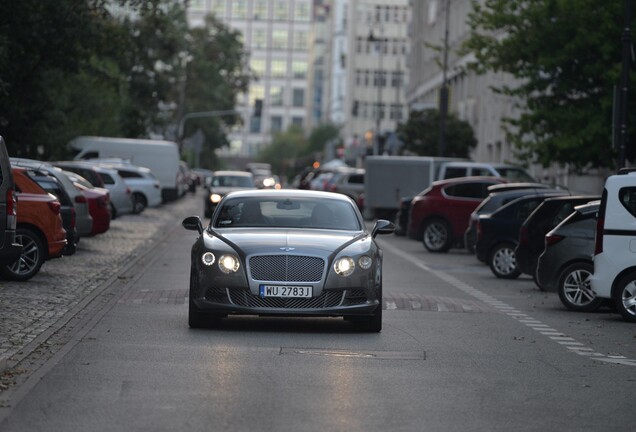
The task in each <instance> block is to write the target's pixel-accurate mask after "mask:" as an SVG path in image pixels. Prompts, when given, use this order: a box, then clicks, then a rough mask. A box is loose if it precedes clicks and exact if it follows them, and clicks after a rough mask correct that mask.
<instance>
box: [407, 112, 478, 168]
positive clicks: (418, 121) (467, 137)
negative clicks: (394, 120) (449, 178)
mask: <svg viewBox="0 0 636 432" xmlns="http://www.w3.org/2000/svg"><path fill="white" fill-rule="evenodd" d="M439 115H440V114H439V110H436V109H427V110H422V111H411V113H410V115H409V118H408V120H407V121H406V123H403V124H400V125H399V126H398V129H397V134H398V136H399V138H400V139H401V140H402V141H403V142H404V148H403V151H409V152H411V153H415V154H416V155H420V156H437V155H439V149H438V145H439ZM476 146H477V139H476V138H475V134H474V132H473V129H472V128H471V126H470V124H468V123H467V122H465V121H463V120H459V119H458V118H457V117H456V116H454V115H453V114H451V113H449V114H448V115H447V117H446V148H445V151H444V156H446V157H458V158H467V157H469V154H470V151H471V150H472V149H474V148H475V147H476Z"/></svg>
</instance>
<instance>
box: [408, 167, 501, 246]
mask: <svg viewBox="0 0 636 432" xmlns="http://www.w3.org/2000/svg"><path fill="white" fill-rule="evenodd" d="M505 181H506V180H505V179H504V178H502V177H486V176H478V177H459V178H452V179H448V180H438V181H435V182H433V183H432V185H431V186H430V187H429V188H428V189H425V190H424V191H422V192H421V193H420V194H418V195H417V196H415V197H414V198H413V200H412V201H411V208H410V212H409V225H408V235H409V237H410V238H412V239H416V240H422V242H423V243H424V247H425V248H426V249H427V250H428V251H430V252H446V251H448V250H449V249H450V248H451V247H454V246H462V245H463V241H464V237H463V236H464V232H465V231H466V228H467V227H468V220H469V218H470V214H471V212H472V211H474V210H475V208H476V207H477V206H478V205H479V203H481V202H482V201H483V199H484V198H485V197H486V196H487V195H488V186H491V185H494V184H499V183H503V182H505Z"/></svg>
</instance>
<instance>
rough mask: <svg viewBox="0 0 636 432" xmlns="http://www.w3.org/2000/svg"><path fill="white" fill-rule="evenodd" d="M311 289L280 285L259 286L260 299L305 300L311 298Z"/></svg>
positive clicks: (308, 287)
mask: <svg viewBox="0 0 636 432" xmlns="http://www.w3.org/2000/svg"><path fill="white" fill-rule="evenodd" d="M312 288H313V287H310V286H282V285H261V286H260V295H261V298H265V297H283V298H306V297H311V295H312V291H313V289H312Z"/></svg>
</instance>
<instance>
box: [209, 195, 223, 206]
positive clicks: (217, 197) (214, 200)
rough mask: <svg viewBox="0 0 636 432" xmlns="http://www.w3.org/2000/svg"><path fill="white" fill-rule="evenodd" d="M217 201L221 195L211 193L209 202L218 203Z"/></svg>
mask: <svg viewBox="0 0 636 432" xmlns="http://www.w3.org/2000/svg"><path fill="white" fill-rule="evenodd" d="M219 201H221V195H219V194H212V195H210V202H212V203H214V204H216V203H218V202H219Z"/></svg>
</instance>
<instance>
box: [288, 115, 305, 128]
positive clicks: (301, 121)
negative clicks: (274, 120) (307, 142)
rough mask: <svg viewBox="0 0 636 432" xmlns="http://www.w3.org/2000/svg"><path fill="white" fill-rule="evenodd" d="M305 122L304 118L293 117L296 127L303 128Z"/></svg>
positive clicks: (292, 120)
mask: <svg viewBox="0 0 636 432" xmlns="http://www.w3.org/2000/svg"><path fill="white" fill-rule="evenodd" d="M303 120H304V119H303V118H302V117H292V119H291V122H292V124H293V125H294V126H299V127H303Z"/></svg>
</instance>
